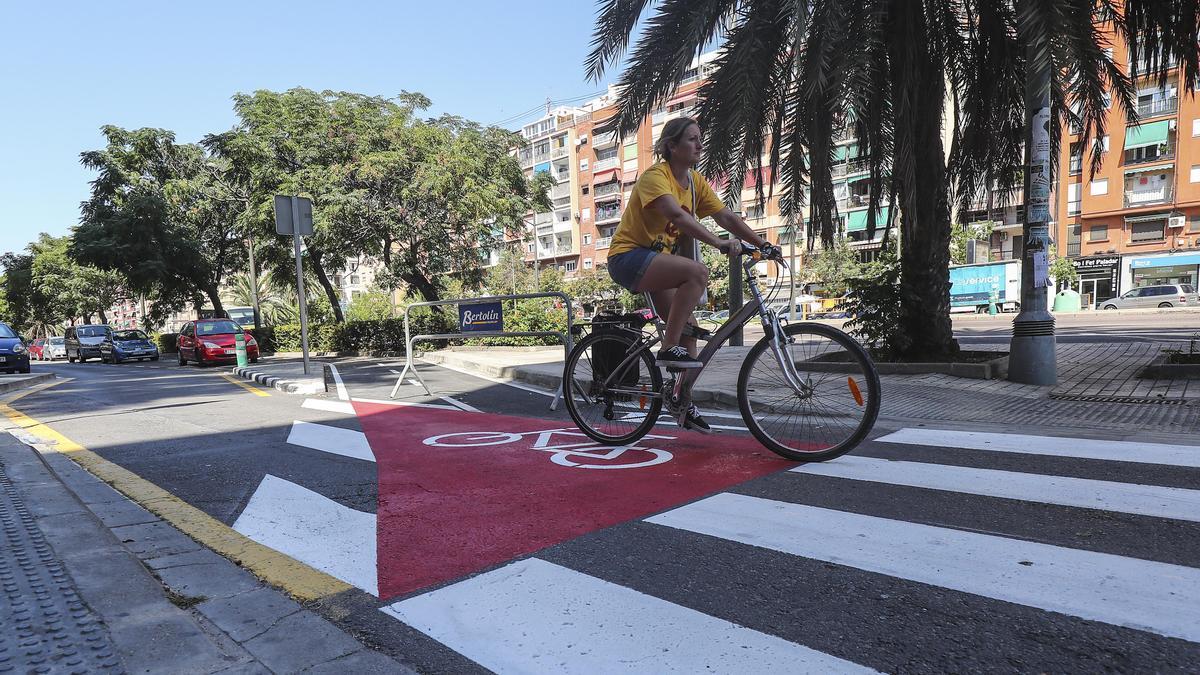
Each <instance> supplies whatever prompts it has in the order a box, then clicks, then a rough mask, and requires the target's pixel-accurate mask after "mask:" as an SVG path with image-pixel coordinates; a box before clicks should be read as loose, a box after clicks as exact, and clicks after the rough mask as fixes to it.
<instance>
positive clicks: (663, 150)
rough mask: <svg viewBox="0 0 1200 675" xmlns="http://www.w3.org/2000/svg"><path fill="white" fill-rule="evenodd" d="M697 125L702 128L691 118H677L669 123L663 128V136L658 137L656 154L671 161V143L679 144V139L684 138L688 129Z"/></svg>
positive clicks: (655, 146)
mask: <svg viewBox="0 0 1200 675" xmlns="http://www.w3.org/2000/svg"><path fill="white" fill-rule="evenodd" d="M693 124H695V125H696V126H697V127H698V126H700V125H699V124H698V123H697V122H696V120H694V119H692V118H690V117H676V118H675V119H673V120H671V121H670V122H667V124H666V125H665V126H664V127H663V130H662V134H661V135H659V137H658V142H657V143H655V144H654V154H656V155H658V156H659V157H662V158H663V159H666V160H669V159H671V146H670V145H669V144H670V143H678V142H679V139H681V138H683V134H684V132H685V131H687V128H688V127H690V126H692V125H693Z"/></svg>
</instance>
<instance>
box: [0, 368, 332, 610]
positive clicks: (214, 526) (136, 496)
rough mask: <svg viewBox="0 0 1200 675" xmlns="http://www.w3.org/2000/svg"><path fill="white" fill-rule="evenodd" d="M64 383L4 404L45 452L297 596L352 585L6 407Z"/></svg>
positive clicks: (0, 408)
mask: <svg viewBox="0 0 1200 675" xmlns="http://www.w3.org/2000/svg"><path fill="white" fill-rule="evenodd" d="M61 382H62V381H59V382H52V383H48V384H47V385H45V386H40V387H34V388H31V389H30V390H28V391H24V392H21V393H20V394H18V395H16V396H11V397H9V398H7V399H5V400H4V402H3V403H0V412H3V413H4V416H5V417H7V418H8V419H9V420H11V421H12V422H13V424H15V425H17V426H18V427H20V428H21V429H22V430H23V431H25V432H26V433H28V434H31V435H33V436H36V437H37V438H38V439H40V440H42V441H43V442H44V443H45V446H44V448H43V449H44V450H52V451H54V452H60V453H62V454H64V455H66V456H67V457H69V458H70V459H72V460H73V461H74V462H75V463H76V464H78V465H79V466H81V467H83V468H84V469H86V470H87V471H88V472H89V473H91V474H92V475H94V476H96V477H97V478H99V479H100V480H102V481H104V482H105V483H108V484H109V485H111V486H113V487H114V488H116V490H117V491H118V492H120V493H121V494H123V495H125V496H126V497H128V498H130V499H131V500H133V501H134V502H136V503H138V504H140V505H141V506H142V507H144V508H145V509H147V510H148V511H150V512H151V513H153V514H155V515H157V516H159V517H160V518H162V519H163V520H165V521H167V522H168V523H171V524H172V525H174V526H175V527H176V528H177V529H179V530H180V531H182V532H183V533H184V534H186V535H188V536H189V537H191V538H192V539H195V540H196V541H198V542H200V543H201V544H203V545H204V546H207V547H208V548H210V549H212V550H214V551H216V552H217V553H220V554H221V555H223V556H225V557H226V558H229V559H230V560H232V561H234V562H236V563H238V564H240V565H241V566H243V567H245V568H247V569H249V570H250V571H252V572H254V574H255V575H257V576H258V577H259V578H260V579H262V580H264V581H266V582H267V583H270V584H272V585H274V586H277V587H279V588H282V589H283V590H285V591H287V592H288V593H289V594H291V595H292V596H293V597H294V598H296V599H297V600H302V601H308V600H318V599H321V598H324V597H327V596H330V595H335V594H337V593H341V592H343V591H346V590H349V589H350V588H351V586H350V585H349V584H347V583H345V582H343V581H341V580H339V579H335V578H334V577H332V576H329V575H328V574H325V573H324V572H320V571H318V570H315V569H313V568H311V567H309V566H308V565H305V564H304V563H302V562H300V561H298V560H296V559H295V558H292V557H291V556H287V555H284V554H282V553H280V552H279V551H276V550H275V549H272V548H269V547H266V546H263V545H262V544H260V543H258V542H256V541H254V540H253V539H250V538H249V537H247V536H245V535H243V534H242V533H240V532H238V531H237V530H234V529H233V528H231V527H229V526H228V525H226V524H224V523H222V522H221V521H219V520H217V519H216V518H213V517H212V516H210V515H208V514H207V513H205V512H203V511H201V510H200V509H198V508H196V507H194V506H192V505H190V504H188V503H187V502H184V501H183V500H182V499H180V498H179V497H176V496H175V495H173V494H171V493H170V492H167V491H166V490H164V489H162V488H160V487H158V486H157V485H155V484H153V483H151V482H150V481H148V480H146V479H144V478H142V477H141V476H138V475H137V474H135V473H133V472H131V471H129V470H127V469H124V468H122V467H120V466H118V465H116V464H114V463H112V462H110V461H108V460H107V459H104V458H103V457H101V456H100V455H97V454H96V453H94V452H92V451H91V450H88V449H87V448H85V447H83V446H81V445H79V444H78V443H76V442H75V441H72V440H71V439H69V438H67V437H66V436H63V435H62V434H60V433H58V432H57V431H55V430H54V429H51V428H50V427H48V426H46V425H45V424H43V423H41V422H38V421H37V420H35V419H33V418H32V417H29V416H28V415H25V414H24V413H21V412H19V411H17V410H14V409H13V408H11V407H10V406H9V405H8V404H10V403H12V402H13V401H16V400H17V399H19V398H23V397H25V396H28V395H30V394H33V393H36V392H38V391H41V390H43V389H47V388H49V387H52V386H54V385H56V384H60V383H61Z"/></svg>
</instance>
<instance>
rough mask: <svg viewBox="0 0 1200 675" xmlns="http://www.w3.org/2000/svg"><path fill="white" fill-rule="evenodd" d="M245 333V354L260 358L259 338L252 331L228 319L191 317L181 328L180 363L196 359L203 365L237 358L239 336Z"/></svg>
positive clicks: (254, 358) (255, 360) (196, 361)
mask: <svg viewBox="0 0 1200 675" xmlns="http://www.w3.org/2000/svg"><path fill="white" fill-rule="evenodd" d="M238 333H242V334H243V335H245V336H246V358H248V359H250V362H251V363H257V362H258V342H256V341H255V339H254V336H253V335H251V334H250V332H249V331H247V330H246V329H244V328H242V327H241V326H239V325H238V324H237V323H235V322H233V321H230V320H229V319H200V320H198V321H189V322H187V323H186V324H184V325H183V328H181V329H180V330H179V340H178V345H179V365H181V366H183V365H186V364H187V362H188V361H194V362H195V363H196V365H199V366H203V365H206V364H210V363H231V362H234V361H237V348H236V339H235V337H234V336H236V335H237V334H238Z"/></svg>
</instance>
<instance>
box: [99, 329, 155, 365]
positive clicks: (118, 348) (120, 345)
mask: <svg viewBox="0 0 1200 675" xmlns="http://www.w3.org/2000/svg"><path fill="white" fill-rule="evenodd" d="M130 359H137V360H138V361H141V360H143V359H146V360H150V361H157V360H158V347H157V346H155V344H154V343H153V342H151V341H150V336H148V335H146V334H145V333H143V332H142V331H140V330H138V329H136V328H134V329H131V330H114V331H110V332H109V334H108V336H107V337H105V338H104V342H101V343H100V360H101V361H103V362H105V363H121V362H122V361H127V360H130Z"/></svg>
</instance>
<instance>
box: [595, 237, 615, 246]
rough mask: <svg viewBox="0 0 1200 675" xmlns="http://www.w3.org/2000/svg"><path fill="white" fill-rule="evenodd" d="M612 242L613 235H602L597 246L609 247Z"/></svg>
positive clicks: (597, 241)
mask: <svg viewBox="0 0 1200 675" xmlns="http://www.w3.org/2000/svg"><path fill="white" fill-rule="evenodd" d="M610 244H612V237H600V238H599V239H597V240H596V248H608V247H609V245H610Z"/></svg>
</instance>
